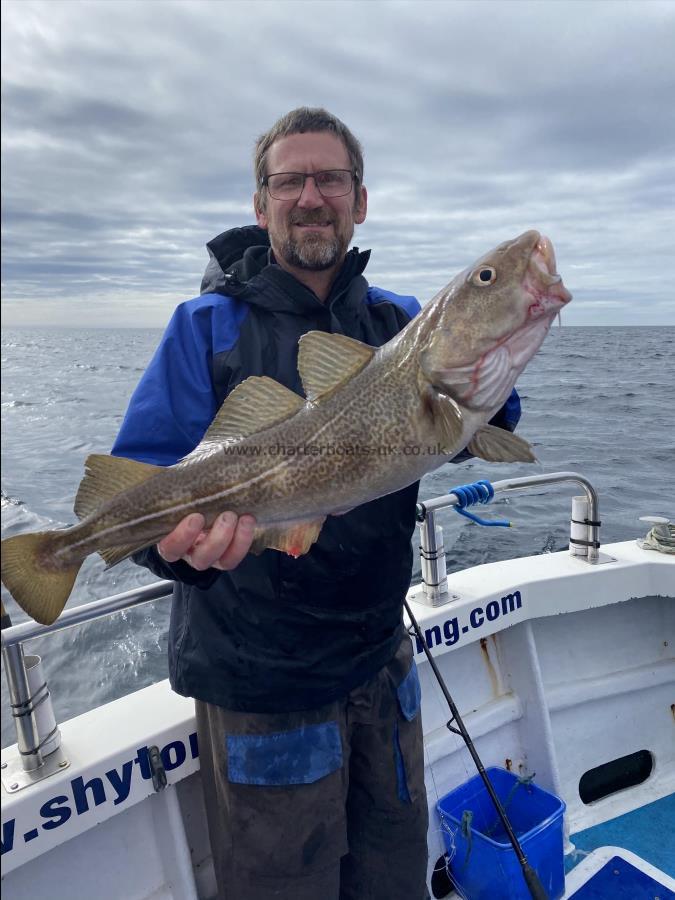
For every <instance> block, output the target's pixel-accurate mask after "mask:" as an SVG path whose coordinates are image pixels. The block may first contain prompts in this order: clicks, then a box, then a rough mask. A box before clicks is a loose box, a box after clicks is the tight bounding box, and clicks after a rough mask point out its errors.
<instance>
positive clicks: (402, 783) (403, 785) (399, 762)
mask: <svg viewBox="0 0 675 900" xmlns="http://www.w3.org/2000/svg"><path fill="white" fill-rule="evenodd" d="M394 759H395V761H396V788H397V793H398V799H399V800H400V801H401V803H410V802H411V800H410V791H409V790H408V777H407V775H406V773H405V762H404V761H403V753H401V742H400V740H399V734H398V723H397V724H396V725H395V726H394Z"/></svg>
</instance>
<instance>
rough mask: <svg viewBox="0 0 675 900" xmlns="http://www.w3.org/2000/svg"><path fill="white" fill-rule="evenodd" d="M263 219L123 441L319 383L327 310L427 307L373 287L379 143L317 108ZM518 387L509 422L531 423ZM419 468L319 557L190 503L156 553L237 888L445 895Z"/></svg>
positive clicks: (272, 169)
mask: <svg viewBox="0 0 675 900" xmlns="http://www.w3.org/2000/svg"><path fill="white" fill-rule="evenodd" d="M255 172H256V183H257V190H256V193H255V197H254V206H255V214H256V219H257V223H258V227H255V226H251V227H247V228H240V229H233V230H232V231H229V232H225V233H224V234H222V235H220V236H219V237H217V238H215V239H214V240H213V241H211V243H210V244H209V245H208V247H209V252H210V255H211V260H210V262H209V265H208V268H207V271H206V274H205V277H204V281H203V283H202V294H201V296H200V297H199V298H197V299H195V300H191V301H189V302H187V303H184V304H182V305H181V306H179V307H178V309H177V310H176V312H175V314H174V316H173V319H172V321H171V323H170V325H169V327H168V329H167V331H166V334H165V335H164V338H163V340H162V343H161V344H160V347H159V349H158V350H157V353H156V354H155V357H154V358H153V360H152V362H151V363H150V366H149V367H148V370H147V372H146V373H145V375H144V377H143V379H142V380H141V383H140V384H139V386H138V388H137V390H136V392H135V393H134V395H133V397H132V400H131V403H130V407H129V410H128V412H127V416H126V418H125V421H124V423H123V425H122V429H121V432H120V435H119V437H118V439H117V442H116V444H115V447H114V448H113V453H115V454H117V455H121V456H128V457H132V458H135V459H139V460H143V461H147V462H153V463H159V464H164V465H169V464H172V463H174V462H176V461H177V460H178V459H179V458H181V457H182V456H184V455H185V454H187V453H188V452H190V451H191V450H192V449H193V448H194V447H195V446H196V445H197V444H198V443H199V440H200V438H201V437H202V435H203V433H204V432H205V430H206V429H207V427H208V425H209V424H210V422H211V419H212V418H213V416H214V414H215V412H216V411H217V409H218V408H219V407H220V404H221V403H222V401H223V400H224V398H225V397H226V396H227V395H228V393H229V392H230V391H231V390H232V389H233V388H234V387H235V386H236V385H237V384H238V383H240V382H241V381H243V380H244V379H245V378H247V377H249V376H252V375H267V376H269V377H271V378H274V379H275V380H277V381H279V382H280V383H281V384H284V385H285V386H286V387H289V388H291V389H292V390H294V391H296V392H297V393H300V394H301V393H302V386H301V383H300V379H299V375H298V372H297V365H296V363H297V345H298V340H299V338H300V337H301V335H302V334H304V333H305V332H307V331H310V330H322V331H327V332H337V333H342V334H346V335H348V336H349V337H352V338H356V339H357V340H360V341H363V342H365V343H368V344H370V345H372V346H379V345H381V344H383V343H385V342H386V341H387V340H389V339H390V338H391V337H393V336H394V335H395V334H396V333H397V332H398V331H399V330H400V329H401V328H402V327H404V326H405V325H406V324H407V322H408V321H409V320H410V318H411V317H412V316H413V315H414V314H415V313H416V312H417V310H418V309H419V305H418V304H417V301H416V300H415V299H414V298H412V297H400V296H396V295H394V294H391V293H389V292H386V291H383V290H381V289H379V288H373V287H369V286H368V283H367V282H366V280H365V278H364V277H363V275H362V272H363V270H364V268H365V266H366V264H367V262H368V257H369V255H370V254H369V253H368V252H366V253H360V252H359V251H358V249H356V248H354V249H352V250H348V248H349V244H350V241H351V239H352V235H353V231H354V225H357V224H360V223H362V222H363V221H364V220H365V217H366V210H367V192H366V188H365V187H364V185H363V158H362V153H361V148H360V145H359V143H358V141H356V139H355V138H354V136H353V135H352V134H351V132H350V131H349V130H348V129H347V128H346V126H345V125H344V124H343V123H342V122H340V121H339V120H338V119H336V118H335V117H334V116H332V115H331V114H329V113H328V112H326V111H325V110H322V109H307V108H301V109H297V110H294V111H292V112H290V113H288V114H287V115H286V116H284V117H283V118H282V119H280V120H279V121H278V122H277V123H276V124H275V125H274V126H273V128H272V129H271V130H270V131H269V132H267V133H266V134H265V135H263V136H262V137H261V138H260V139H259V140H258V142H257V146H256V154H255ZM516 407H517V403H516V405H515V406H514V403H513V402H512V403H510V404H507V407H505V408H504V410H502V411H501V413H500V414H499V416H498V417H497V420H498V421H497V424H501V425H502V426H504V427H508V428H510V429H511V430H512V429H513V427H515V423H516V421H517V419H518V411H517V408H516ZM416 496H417V485H412V486H410V487H409V488H406V489H405V490H402V491H399V492H397V493H395V494H392V495H389V496H387V497H383V498H381V499H379V500H377V501H375V502H373V503H368V504H365V505H363V506H361V507H358V508H357V509H354V510H352V511H351V512H349V513H347V514H345V515H342V516H330V517H329V518H328V519H327V521H326V523H325V525H324V527H323V529H322V531H321V535H320V537H319V540H318V541H317V543H316V544H314V546H313V547H312V548H311V550H310V552H309V553H308V554H307V555H305V556H302V557H299V558H298V559H294V558H292V557H290V556H286V555H285V554H282V553H279V552H277V551H273V550H267V551H265V552H264V553H263V554H261V555H260V556H253V555H251V554H248V553H247V551H248V549H249V547H250V544H251V540H252V537H253V531H254V528H255V522H254V520H253V519H252V517H251V516H247V515H243V516H241V518H239V519H238V520H237V518H236V516H234V515H233V514H231V513H227V512H224V513H223V515H222V516H221V517H219V519H217V520H216V522H215V523H214V524H213V526H212V527H211V529H210V530H208V531H205V530H204V520H203V518H202V517H201V516H200V515H196V514H195V515H192V516H188V517H187V518H186V519H184V520H183V522H181V523H180V525H179V526H178V527H177V528H176V529H175V530H174V531H173V532H172V533H171V534H170V535H168V536H167V537H166V538H165V539H164V540H162V541H161V542H160V544H159V545H158V547H156V548H152V549H149V550H147V551H144V552H142V553H140V554H138V555H137V556H136V557H135V558H136V560H137V561H138V562H140V563H141V564H143V565H146V566H148V567H149V568H150V569H151V570H152V571H153V572H155V573H156V574H157V575H159V576H160V577H163V578H170V579H173V580H174V581H175V582H176V585H175V588H174V601H173V608H172V617H171V630H170V640H169V667H170V676H171V683H172V686H173V687H174V689H175V690H176V691H178V692H179V693H181V694H184V695H186V696H192V697H194V698H195V699H196V715H197V728H198V736H199V751H200V763H201V772H202V781H203V784H204V791H205V799H206V807H207V815H208V822H209V834H210V838H211V846H212V849H213V856H214V863H215V868H216V875H217V880H218V888H219V893H220V896H221V897H222V898H230V897H232V898H237V900H263V898H265V900H266V898H269V897H275V898H284V900H316V898H321V900H337V898H340V900H378V898H382V900H384V898H387V900H390V898H398V897H400V898H405V900H422V898H424V897H426V896H427V891H426V885H425V875H426V862H427V852H426V832H427V825H428V813H427V803H426V793H425V788H424V765H423V751H422V727H421V721H420V715H419V682H418V680H417V673H416V669H415V666H414V663H413V661H412V649H411V643H410V639H409V637H408V635H407V634H406V632H405V630H404V628H403V624H402V599H403V597H404V595H405V592H406V590H407V588H408V585H409V581H410V574H411V564H412V550H411V543H410V539H411V535H412V532H413V529H414V526H415V501H416Z"/></svg>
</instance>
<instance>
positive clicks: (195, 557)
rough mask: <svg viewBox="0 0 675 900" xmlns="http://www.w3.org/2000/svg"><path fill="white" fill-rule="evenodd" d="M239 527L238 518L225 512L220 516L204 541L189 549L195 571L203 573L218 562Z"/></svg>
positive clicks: (205, 535) (231, 513)
mask: <svg viewBox="0 0 675 900" xmlns="http://www.w3.org/2000/svg"><path fill="white" fill-rule="evenodd" d="M236 527H237V516H236V515H235V514H234V513H233V512H225V513H222V515H220V516H218V518H217V519H216V520H215V522H214V523H213V525H212V526H211V528H210V529H209V530H208V531H207V532H205V533H204V536H203V537H202V539H201V540H200V541H199V542H198V543H196V544H194V546H192V547H191V548H189V553H190V558H189V559H188V562H189V563H190V565H191V566H192V568H193V569H198V570H199V571H200V572H203V571H204V570H205V569H209V568H211V566H212V565H213V564H214V563H215V562H217V561H218V560H219V559H220V557H221V556H222V555H223V553H224V552H225V550H226V549H227V548H228V547H229V545H230V544H231V542H232V538H233V537H234V533H235V529H236Z"/></svg>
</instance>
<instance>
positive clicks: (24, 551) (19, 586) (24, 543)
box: [2, 531, 83, 625]
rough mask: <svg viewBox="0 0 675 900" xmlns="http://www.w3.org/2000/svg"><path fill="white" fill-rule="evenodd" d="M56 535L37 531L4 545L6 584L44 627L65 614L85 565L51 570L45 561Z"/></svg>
mask: <svg viewBox="0 0 675 900" xmlns="http://www.w3.org/2000/svg"><path fill="white" fill-rule="evenodd" d="M56 534H58V532H56ZM54 535H55V532H53V531H36V532H33V533H32V534H17V535H15V536H14V537H10V538H7V539H6V540H4V541H3V542H2V582H3V584H4V585H5V587H6V588H7V590H8V591H9V592H10V594H11V595H12V597H14V599H15V600H16V602H17V603H18V604H19V606H20V607H21V609H23V610H24V612H27V613H28V615H29V616H31V617H32V618H33V619H35V621H36V622H39V623H40V624H41V625H51V624H52V622H55V621H56V619H57V618H58V617H59V616H60V615H61V612H62V610H63V607H64V606H65V605H66V601H67V600H68V597H69V596H70V592H71V591H72V589H73V585H74V584H75V579H76V578H77V573H78V572H79V571H80V566H81V565H82V562H83V560H80V561H79V562H77V563H75V564H74V565H72V566H69V567H68V568H65V569H57V568H53V567H48V566H47V565H46V564H45V562H44V561H43V560H44V559H45V557H46V556H47V555H48V554H49V549H50V548H49V545H50V544H52V543H53V541H54Z"/></svg>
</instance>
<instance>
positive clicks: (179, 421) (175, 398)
mask: <svg viewBox="0 0 675 900" xmlns="http://www.w3.org/2000/svg"><path fill="white" fill-rule="evenodd" d="M212 346H213V340H212V309H211V308H209V307H208V306H204V305H200V304H195V303H194V302H190V303H185V304H181V305H180V306H179V307H178V308H177V309H176V311H175V313H174V315H173V317H172V319H171V321H170V323H169V325H168V327H167V329H166V331H165V333H164V335H163V337H162V340H161V342H160V344H159V347H158V348H157V351H156V352H155V355H154V356H153V358H152V360H151V361H150V364H149V365H148V367H147V369H146V371H145V373H144V375H143V377H142V378H141V380H140V382H139V384H138V386H137V388H136V390H135V391H134V393H133V394H132V397H131V400H130V402H129V408H128V409H127V412H126V415H125V417H124V421H123V422H122V427H121V428H120V432H119V434H118V435H117V439H116V440H115V443H114V445H113V448H112V450H111V453H112V455H113V456H124V457H127V458H129V459H137V460H140V461H141V462H147V463H153V464H154V465H160V466H170V465H173V464H174V463H176V462H178V460H179V459H181V458H182V457H183V456H185V455H186V454H187V453H189V452H190V451H191V450H193V449H194V448H195V447H196V446H197V444H198V443H199V441H200V440H201V438H202V436H203V435H204V432H205V431H206V429H207V428H208V426H209V425H210V424H211V421H212V420H213V417H214V415H215V412H216V397H215V393H214V389H213V382H212V378H211V359H212ZM133 559H134V562H136V563H137V564H138V565H142V566H145V567H146V568H148V569H150V571H152V572H154V574H155V575H157V576H158V577H160V578H168V579H171V580H174V581H182V582H184V583H186V584H199V585H200V586H201V587H204V588H206V587H208V586H209V585H210V584H211V583H213V581H214V580H215V579H216V577H217V576H218V572H217V570H215V569H209V570H207V571H206V572H197V571H196V570H195V569H193V568H192V567H191V566H189V565H188V564H187V563H186V562H183V561H181V560H179V561H178V562H176V563H167V562H166V561H165V560H163V559H162V558H161V556H160V555H159V554H158V553H157V550H156V548H155V547H149V548H147V549H146V550H141V551H140V552H139V553H136V554H134V556H133Z"/></svg>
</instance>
